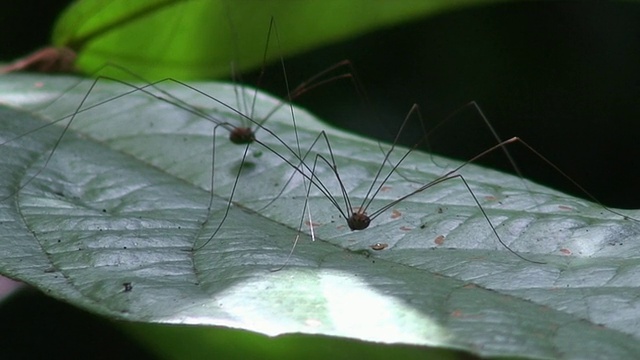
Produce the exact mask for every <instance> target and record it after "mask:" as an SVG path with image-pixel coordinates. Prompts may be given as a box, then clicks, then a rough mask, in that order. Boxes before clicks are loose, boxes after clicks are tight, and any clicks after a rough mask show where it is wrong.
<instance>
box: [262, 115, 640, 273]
mask: <svg viewBox="0 0 640 360" xmlns="http://www.w3.org/2000/svg"><path fill="white" fill-rule="evenodd" d="M465 107H470V108H472V109H475V110H476V112H477V113H478V114H479V116H480V118H481V119H482V121H483V122H484V123H485V125H486V126H487V128H488V129H489V131H490V132H491V133H492V135H493V137H494V138H495V139H496V144H495V145H493V146H491V147H489V148H488V149H486V150H484V151H482V152H480V153H478V154H477V155H475V156H473V157H472V158H471V159H469V160H467V161H465V162H463V163H461V164H459V165H457V166H454V167H452V168H450V169H448V170H446V171H445V172H444V173H443V174H442V175H440V176H438V177H436V178H435V179H434V180H432V181H428V182H426V183H424V182H418V181H416V180H411V179H409V178H407V177H406V176H404V175H402V173H400V172H398V171H397V170H398V169H399V167H400V166H401V164H402V163H403V162H404V161H405V160H406V159H407V158H408V157H409V155H410V154H411V153H412V152H413V150H415V148H417V147H418V145H420V143H421V142H422V141H424V140H425V139H426V137H428V136H432V135H433V133H429V134H426V135H425V138H423V139H422V140H421V141H420V142H418V143H416V144H415V145H414V146H413V147H411V148H410V149H409V150H406V151H404V152H402V153H401V154H400V155H398V159H397V160H395V161H393V162H392V161H391V160H390V158H391V156H392V153H393V152H394V150H396V145H397V141H398V138H399V136H400V133H401V132H402V131H403V129H404V128H405V126H406V124H407V122H408V121H409V119H410V117H411V116H412V115H415V116H416V117H417V118H419V119H420V125H421V126H423V129H424V124H423V122H422V117H421V115H420V111H419V108H418V107H417V106H416V105H414V106H413V107H412V108H411V110H410V111H409V113H408V115H407V116H406V117H405V119H404V121H403V123H402V125H401V126H400V130H399V131H398V133H397V135H396V138H395V140H394V142H393V143H392V145H391V146H390V148H389V149H388V150H387V151H382V152H383V159H382V161H381V162H380V165H379V166H378V167H377V171H375V173H374V174H373V176H372V178H373V180H371V183H370V185H368V186H365V190H364V191H365V195H364V196H362V200H361V202H360V203H359V204H355V205H354V204H353V202H352V200H351V197H350V194H351V192H350V191H349V190H348V189H347V188H346V186H345V181H343V179H342V177H341V175H340V171H339V167H338V165H337V162H336V157H335V155H334V150H333V147H332V145H331V141H330V138H329V137H328V136H327V135H326V134H324V133H321V134H320V135H318V137H317V138H316V140H315V141H314V143H313V144H312V145H311V147H310V150H311V149H315V153H313V154H311V155H312V157H313V165H305V167H306V168H307V170H308V171H309V172H310V174H311V176H309V177H308V180H309V187H308V188H307V196H306V197H305V204H304V206H305V207H306V206H307V205H308V204H307V202H308V201H309V199H310V197H309V194H310V192H311V187H312V186H313V187H314V188H315V189H316V190H317V191H319V193H320V194H321V196H323V197H325V198H326V199H327V200H328V201H329V203H330V204H331V206H332V207H333V208H334V209H336V210H337V212H338V213H339V215H340V217H341V218H342V219H343V220H344V222H345V223H346V224H347V226H348V228H349V229H350V230H351V231H360V230H364V229H367V228H368V227H369V225H370V224H371V223H372V221H374V220H375V219H376V218H378V217H379V216H380V215H382V214H383V213H385V212H387V211H389V210H390V209H392V208H394V207H395V206H396V205H398V204H400V203H401V202H403V201H405V200H407V199H409V198H410V197H413V196H415V195H417V194H419V193H422V192H425V191H426V190H427V189H430V188H432V187H434V186H436V185H440V184H443V183H444V182H447V181H450V180H455V179H457V180H459V181H461V182H462V184H463V185H464V188H465V191H466V192H468V194H469V195H470V197H471V198H472V199H473V202H474V203H475V205H476V206H477V208H478V209H479V211H480V213H481V214H482V217H483V218H484V219H485V221H486V223H487V225H488V226H489V227H490V228H491V233H492V234H493V237H494V238H495V239H496V240H497V241H498V242H499V243H500V244H501V245H502V246H503V247H505V248H506V249H507V250H508V251H509V252H511V253H512V254H514V255H515V256H517V257H518V258H520V259H522V260H525V261H527V262H530V263H533V264H545V262H543V261H536V260H533V259H530V258H528V257H525V256H523V255H520V254H519V253H517V252H516V251H514V250H512V249H511V248H510V247H509V246H508V245H507V244H506V243H505V242H504V241H503V240H502V238H501V236H500V235H499V234H498V231H497V229H496V226H495V225H494V223H493V222H492V221H491V219H490V216H489V214H488V213H487V212H486V211H485V209H484V207H483V206H482V204H481V202H480V200H479V198H478V196H476V194H475V193H474V191H473V190H472V187H471V186H470V184H469V182H468V181H467V179H466V178H465V177H464V176H463V175H462V174H461V173H459V172H460V170H461V169H463V168H464V167H466V166H467V165H469V164H471V163H473V162H475V161H477V160H479V159H480V158H482V157H484V156H486V155H488V154H490V153H493V152H495V151H500V150H502V151H503V152H504V154H505V156H506V157H507V159H508V160H509V161H510V162H511V164H512V166H513V168H514V171H515V172H516V173H517V174H518V175H519V176H520V178H521V179H523V178H522V175H521V172H520V170H519V169H518V167H517V165H516V163H515V162H514V160H513V158H512V157H511V155H510V153H509V151H508V150H507V146H510V147H511V146H513V145H514V144H520V146H522V147H523V148H524V149H525V150H527V151H528V152H530V153H532V154H533V155H535V157H537V158H539V159H540V160H541V161H542V162H543V163H544V164H546V166H549V167H551V168H552V169H553V170H554V171H555V172H557V173H558V174H559V175H560V176H562V177H564V178H565V179H566V180H567V181H568V182H569V183H571V184H572V185H573V186H574V187H575V188H576V189H578V190H579V191H581V192H582V193H583V194H584V195H586V197H587V198H589V199H590V200H592V201H593V202H595V203H596V204H598V205H599V206H600V207H601V208H602V209H603V210H605V211H607V212H609V213H611V214H614V215H616V216H620V218H621V219H624V220H633V221H635V222H638V220H635V219H633V218H630V217H628V216H627V215H625V214H623V213H620V212H618V211H616V210H613V209H610V208H608V207H606V206H604V205H603V204H601V203H600V202H599V201H598V200H597V199H596V198H595V197H594V196H593V195H592V194H591V193H589V192H588V191H587V190H586V189H585V188H583V187H582V186H580V184H578V183H577V182H575V181H574V180H573V179H571V177H570V176H569V175H567V174H566V173H564V172H563V171H562V170H561V169H559V168H558V167H557V166H556V165H554V164H553V162H551V161H550V160H549V159H547V158H546V157H545V156H543V155H542V154H541V153H539V152H538V151H536V150H535V149H534V148H533V147H532V146H530V145H529V144H527V143H526V142H525V141H524V140H522V139H520V138H518V137H512V138H509V139H507V140H501V139H500V137H499V136H498V135H497V133H496V132H495V130H494V129H493V127H492V126H491V124H490V122H489V121H488V119H487V118H486V116H485V115H484V113H483V112H482V110H481V109H480V107H479V106H478V105H477V104H476V103H475V102H471V103H469V104H467V105H466V106H465ZM463 108H464V107H463ZM459 111H460V110H458V111H455V112H454V113H453V114H452V115H451V116H453V115H455V114H456V113H458V112H459ZM451 116H449V118H450V117H451ZM318 144H322V145H324V146H326V150H325V151H324V152H320V151H319V150H318V147H317V145H318ZM309 154H310V152H307V154H305V158H303V160H306V157H307V156H308V155H309ZM387 166H388V167H390V170H389V171H388V172H385V171H384V169H385V167H387ZM436 166H438V165H436ZM323 167H324V168H325V169H324V170H327V169H326V168H328V174H329V175H328V176H329V177H332V178H333V179H332V180H333V181H332V185H333V186H337V187H338V189H339V190H338V194H339V195H334V193H333V192H332V191H331V186H328V185H327V183H328V181H327V179H326V178H323V179H321V178H320V175H319V174H320V173H322V170H323V169H322V168H323ZM394 173H395V175H397V176H399V177H400V178H402V179H404V180H406V181H407V182H414V183H417V184H418V185H417V188H416V189H415V190H412V191H410V192H408V193H406V194H404V195H401V196H399V197H397V198H396V199H394V200H390V201H388V202H387V203H386V204H385V205H382V206H380V207H379V208H378V209H376V210H374V211H372V212H369V209H370V207H371V206H372V204H373V202H374V200H375V198H376V197H377V196H378V195H379V194H380V193H381V192H384V191H385V187H386V184H387V182H388V181H389V180H390V178H391V177H392V176H393V175H394ZM302 175H303V176H305V175H304V174H302ZM329 181H331V180H329ZM523 184H524V186H525V189H526V192H527V193H528V192H530V190H529V187H528V186H527V185H526V183H525V182H524V181H523ZM334 189H335V188H334ZM531 196H533V195H532V194H531ZM534 202H536V200H535V199H534ZM537 205H541V204H537ZM560 208H562V206H561V207H560ZM567 209H568V207H567V208H565V210H567ZM441 211H442V210H441V209H440V212H441ZM394 212H395V211H394ZM400 216H401V213H400V212H397V213H395V214H393V215H392V216H391V217H392V218H394V217H400ZM424 226H425V225H422V226H421V228H424ZM309 227H310V228H312V229H311V231H312V238H313V233H314V230H313V227H314V224H313V223H310V224H309ZM316 231H317V230H316ZM296 240H297V239H296ZM443 241H444V236H442V235H438V237H436V240H435V242H436V243H437V244H438V245H440V244H441V243H442V242H443ZM295 245H296V242H294V244H293V246H292V249H291V251H290V254H289V257H290V256H291V255H292V253H293V251H294V249H295ZM370 247H371V248H372V249H373V250H377V251H379V250H384V249H386V248H387V247H388V244H386V243H382V242H376V243H375V244H374V245H370ZM288 261H289V259H287V260H286V261H285V263H284V264H283V265H282V266H281V267H279V268H276V269H274V270H280V269H282V268H283V267H284V266H286V265H287V263H288Z"/></svg>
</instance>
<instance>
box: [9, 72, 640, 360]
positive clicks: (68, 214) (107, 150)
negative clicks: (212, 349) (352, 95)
mask: <svg viewBox="0 0 640 360" xmlns="http://www.w3.org/2000/svg"><path fill="white" fill-rule="evenodd" d="M76 81H77V79H74V78H64V77H60V78H58V77H42V76H27V75H22V76H18V75H14V76H10V77H4V78H3V79H2V82H0V102H2V103H6V104H10V105H11V106H12V107H2V108H1V109H2V110H1V111H2V112H1V113H0V120H1V121H0V124H1V126H2V130H1V132H0V136H1V138H2V142H3V145H2V147H0V161H2V169H3V171H2V172H1V173H0V191H1V193H0V196H1V197H2V198H3V199H4V200H3V201H2V202H1V203H0V218H1V219H2V220H1V222H2V228H3V231H2V237H1V238H0V258H2V262H1V265H0V271H2V273H3V274H5V275H7V276H10V277H12V278H16V279H20V280H22V281H25V282H28V283H30V284H32V285H34V286H36V287H38V288H40V289H42V290H43V291H45V292H47V293H49V294H51V295H52V296H55V297H58V298H61V299H65V300H66V301H69V302H71V303H74V304H76V305H78V306H81V307H84V308H86V309H89V310H91V311H94V312H97V313H100V314H104V315H106V316H109V317H112V318H116V319H127V320H132V321H140V322H153V323H176V324H178V323H179V324H199V325H204V324H207V325H218V326H227V327H234V328H241V329H247V330H251V331H255V332H260V333H263V334H267V335H278V334H285V333H296V332H299V333H308V334H325V335H335V336H340V337H347V338H356V339H361V340H365V341H375V342H385V343H406V344H415V345H431V346H435V347H439V348H452V349H464V350H467V351H471V352H474V353H477V354H480V355H483V356H528V357H532V358H595V357H600V358H618V359H620V358H635V357H637V356H638V354H640V345H639V344H640V343H639V342H638V338H639V337H640V325H639V324H640V315H639V314H640V313H639V312H638V311H637V309H638V307H640V303H639V301H638V297H637V291H638V285H639V284H640V280H638V279H639V277H638V273H639V271H640V269H639V264H640V260H638V255H639V250H638V245H637V243H638V240H640V224H639V223H638V222H637V221H634V220H632V219H629V218H625V217H622V216H619V215H616V214H613V213H611V212H609V211H606V210H605V209H603V208H602V207H600V206H597V205H593V204H591V203H589V202H586V201H583V200H579V199H575V198H570V197H568V196H565V195H562V194H560V193H557V192H555V191H553V190H550V189H546V188H543V187H540V186H537V185H535V184H531V183H527V182H524V181H523V180H521V179H519V178H516V177H513V176H509V175H505V174H502V173H498V172H495V171H490V170H486V169H482V168H479V167H476V166H472V165H469V166H465V167H464V168H463V169H462V171H461V174H463V175H464V177H465V179H466V180H467V181H468V183H469V185H470V187H471V188H472V189H473V192H474V194H475V195H476V196H477V197H478V198H479V199H480V201H481V203H482V206H483V208H484V209H485V211H486V212H487V214H488V216H489V217H490V219H491V221H492V222H493V224H494V225H495V226H496V230H497V231H498V233H499V234H500V237H501V239H502V240H503V241H504V242H505V243H507V244H509V246H510V247H511V249H513V250H514V251H517V252H518V253H520V254H522V255H523V256H526V257H527V258H529V259H532V260H536V261H542V262H545V264H536V263H532V262H527V261H524V260H522V259H520V258H518V257H516V256H514V255H513V254H512V253H510V252H508V251H507V250H506V249H505V248H504V247H502V246H501V245H500V244H499V243H498V242H497V239H496V238H495V237H494V236H493V233H492V231H491V228H490V227H489V225H488V223H487V221H486V219H485V218H484V217H483V216H482V214H481V212H480V211H479V208H478V206H477V205H476V204H475V202H474V201H473V199H472V198H471V196H470V194H469V192H468V191H467V190H466V188H465V187H464V185H463V184H462V183H461V182H460V181H457V180H451V181H446V182H444V183H442V184H440V185H437V186H434V187H432V188H429V189H428V190H427V191H424V192H422V193H420V194H418V195H416V196H413V197H411V198H409V199H407V200H406V201H403V202H401V203H399V204H397V205H396V206H394V207H393V208H392V209H391V210H389V211H388V212H386V213H384V214H383V215H381V216H380V217H378V218H377V219H375V221H374V223H372V225H371V226H370V228H368V229H366V230H364V231H358V232H351V231H349V230H348V228H347V227H346V224H345V222H344V219H342V218H341V217H340V216H339V213H338V211H337V210H336V209H335V207H333V205H331V203H330V202H329V201H328V200H327V199H326V197H324V196H323V195H322V194H320V193H319V192H318V191H317V189H313V190H312V192H311V195H310V197H309V198H308V200H309V205H310V208H311V214H312V216H313V219H312V222H313V223H314V224H315V226H314V230H315V241H313V242H312V241H311V238H310V236H309V228H308V227H307V226H304V227H303V233H302V236H301V238H300V241H299V243H298V246H297V247H296V248H295V250H294V251H293V254H292V256H291V258H290V259H289V260H287V259H288V256H289V253H290V251H291V248H292V244H293V241H294V239H295V238H296V236H297V234H298V231H297V229H298V224H299V223H300V221H301V216H302V209H303V208H304V206H303V205H304V201H305V198H306V196H305V195H306V190H305V182H304V181H303V180H302V179H301V177H300V176H297V177H294V178H293V181H291V182H290V183H289V184H288V186H287V187H286V188H284V191H281V190H282V189H283V187H284V186H285V184H286V183H287V180H288V179H289V178H290V175H291V174H292V173H293V170H292V167H291V166H290V165H288V164H286V163H285V162H284V161H282V159H281V158H280V157H278V156H276V155H275V154H274V152H275V153H277V154H280V155H281V156H282V157H284V158H286V159H289V160H290V161H292V162H294V163H295V156H294V154H293V153H291V152H290V151H289V150H287V149H286V147H285V146H284V144H290V145H291V146H292V148H293V149H296V147H295V144H296V137H295V132H294V131H293V129H294V128H293V126H292V121H291V113H290V111H289V108H288V107H283V108H281V109H280V111H278V112H276V114H275V115H274V116H273V117H272V118H271V119H269V121H268V122H267V123H266V124H265V125H266V127H267V128H268V129H269V130H270V131H272V132H273V134H277V138H276V137H274V136H273V135H270V134H269V133H268V132H267V131H266V130H260V131H259V132H258V137H259V139H260V140H261V141H262V142H263V143H265V144H267V145H268V146H269V147H270V150H269V149H267V148H264V147H262V146H260V145H258V144H254V145H252V146H251V147H250V148H249V151H248V155H247V158H246V162H247V163H246V164H245V165H244V167H243V171H242V174H241V176H240V177H239V178H238V184H237V191H236V193H235V196H234V199H233V200H234V205H233V206H232V207H231V208H230V210H229V216H228V217H227V218H226V221H225V222H224V224H223V226H222V227H221V228H220V231H219V232H218V233H217V235H216V236H215V238H214V239H213V240H212V241H211V242H210V243H209V244H207V245H206V246H204V247H203V248H201V249H198V250H196V251H191V250H190V249H192V247H194V246H196V247H197V246H199V245H200V244H203V243H204V242H205V241H206V239H207V238H208V237H209V236H210V234H211V233H212V232H213V231H214V229H215V228H216V226H217V225H218V224H219V222H220V219H221V218H222V214H223V213H224V211H225V209H226V208H227V203H228V199H229V196H230V193H231V189H232V188H233V184H234V183H235V181H236V178H237V174H238V170H239V168H240V164H241V158H242V154H243V150H244V148H243V147H241V146H237V145H233V144H231V143H230V142H228V141H226V136H227V134H226V131H225V130H223V129H220V128H219V129H218V133H217V134H218V136H217V137H216V144H215V154H216V157H215V160H216V161H215V166H214V171H213V173H214V175H215V184H214V187H213V191H214V194H215V197H214V198H213V203H212V207H211V211H208V210H207V207H208V204H209V189H210V182H211V181H210V176H211V173H212V165H211V163H212V161H211V156H212V150H213V146H212V137H211V133H212V130H213V125H214V124H213V123H212V122H211V121H210V120H207V119H205V118H203V117H202V116H197V115H195V114H193V113H192V112H188V111H185V110H184V109H182V108H179V107H176V106H174V105H172V104H170V103H168V102H166V101H161V100H159V99H157V98H155V97H151V96H148V95H147V94H144V93H141V92H137V93H134V94H129V95H127V96H123V97H122V98H120V99H118V100H113V101H109V102H107V103H105V104H102V105H99V106H96V107H95V108H93V109H91V110H87V111H83V112H81V113H80V114H79V115H78V116H77V117H76V118H75V120H74V122H73V124H72V126H71V127H72V128H73V130H74V132H73V133H68V134H66V135H65V136H64V138H62V140H61V141H60V143H59V144H58V146H57V147H56V151H55V152H54V153H53V155H52V156H50V157H49V155H48V154H49V153H50V152H49V151H50V149H51V148H52V147H54V146H55V145H56V144H57V142H58V141H59V136H60V133H61V130H62V128H61V127H55V126H49V127H45V128H41V129H38V130H36V131H29V129H35V128H38V127H39V126H41V125H40V124H41V123H42V121H43V119H45V118H48V119H58V118H61V117H62V116H64V115H66V114H69V113H72V112H74V111H75V109H76V107H77V106H78V105H79V103H80V101H81V99H82V97H83V96H84V95H85V94H86V91H87V88H88V85H89V83H90V81H89V80H86V84H83V85H82V86H78V87H74V88H72V90H70V91H67V92H65V93H64V94H62V96H60V95H61V94H60V89H69V88H70V87H71V85H72V84H74V83H75V82H76ZM195 86H196V87H197V88H199V89H202V90H203V91H204V92H205V93H207V94H210V95H211V96H214V97H215V98H217V99H219V100H220V101H222V102H225V103H228V104H231V105H232V106H235V101H236V100H235V99H236V93H235V89H233V86H231V85H226V84H212V83H198V84H195ZM162 87H163V89H165V90H166V91H168V92H169V93H171V94H173V96H176V97H179V98H181V99H185V100H188V102H189V104H192V105H193V106H195V107H196V108H197V109H201V110H202V111H206V112H207V114H209V115H210V116H211V117H215V119H219V120H218V121H221V120H224V121H228V122H230V123H237V121H238V119H237V116H235V114H234V113H233V112H231V111H230V110H229V109H227V108H224V107H221V106H219V104H217V103H216V102H214V101H212V100H211V99H208V98H206V97H203V96H200V95H198V94H196V93H194V92H193V91H191V90H189V89H187V88H185V87H183V86H181V85H175V84H163V85H162ZM129 90H131V88H129V87H126V86H123V85H121V84H114V83H109V82H106V81H100V82H99V83H98V85H97V86H96V88H95V89H94V91H93V92H92V93H91V94H90V96H89V97H88V100H87V102H86V104H85V106H84V108H87V107H89V106H91V105H93V104H98V103H100V102H101V101H102V100H104V99H109V98H112V97H114V96H116V95H118V94H122V93H125V92H127V91H129ZM153 91H157V90H156V89H153ZM161 96H163V97H164V98H167V96H166V95H165V94H161ZM53 100H56V101H55V102H54V103H53V104H51V105H49V106H44V105H45V104H48V103H50V102H51V101H53ZM277 104H279V102H278V100H275V99H272V98H270V97H268V96H266V95H262V94H260V95H259V96H258V103H257V106H256V109H257V113H258V114H256V115H255V118H257V119H259V118H260V114H265V113H268V112H269V111H270V110H271V109H273V108H274V106H276V105H277ZM18 108H19V109H18ZM295 114H296V121H297V125H298V128H297V130H298V136H299V139H300V140H299V141H300V143H301V145H302V147H303V148H306V147H308V146H309V144H310V141H311V140H312V139H313V138H315V136H316V134H317V133H318V132H319V131H320V130H322V129H324V130H325V131H327V133H328V134H329V138H330V141H331V144H332V147H333V151H334V154H335V156H336V160H337V165H338V170H339V172H340V176H341V178H342V180H343V181H344V183H345V186H346V188H347V191H348V192H349V194H350V196H351V200H352V201H353V202H354V203H355V204H357V205H359V203H360V201H361V199H362V196H364V194H365V193H366V190H367V187H368V185H369V183H370V182H371V180H372V178H373V176H374V174H375V172H376V170H377V167H378V166H379V164H380V163H381V161H382V154H381V151H380V146H379V145H378V144H377V143H375V142H372V141H370V140H367V139H362V138H359V137H357V136H354V135H350V134H346V133H343V132H339V131H337V130H334V129H331V128H328V127H326V126H325V125H324V124H322V123H320V122H318V121H317V120H316V119H314V118H313V117H312V116H311V115H309V114H308V113H306V112H305V111H303V110H301V109H296V111H295ZM24 134H26V135H24ZM77 134H81V135H77ZM20 135H24V136H21V137H19V138H17V139H15V140H12V141H9V140H11V139H14V138H15V137H16V136H20ZM281 141H282V142H281ZM382 148H385V149H386V148H388V145H383V146H382ZM272 151H273V152H272ZM316 151H317V152H318V153H321V154H325V156H326V149H325V148H323V147H317V148H316ZM401 154H402V151H396V152H394V154H393V156H392V159H393V160H397V159H398V158H399V156H401ZM311 163H312V161H311V160H308V161H307V164H309V166H311ZM436 164H437V165H436ZM45 165H46V166H45ZM445 165H446V166H447V168H451V167H455V166H456V165H457V163H456V162H454V161H452V160H447V159H436V161H435V163H434V159H433V158H432V157H431V156H429V155H428V154H423V153H417V152H414V153H412V154H411V155H410V156H409V157H408V158H407V159H406V161H405V162H403V164H402V166H401V167H400V169H399V172H400V173H401V174H402V176H400V175H397V174H394V175H392V176H391V177H390V179H389V181H388V182H387V183H386V186H385V188H384V191H382V192H380V193H379V194H378V196H377V197H376V200H375V201H374V203H373V205H372V208H371V210H375V209H377V208H379V207H380V206H382V205H384V204H387V203H388V202H389V201H391V200H393V199H396V198H398V197H399V196H401V195H403V194H406V193H408V192H411V191H413V190H415V189H416V188H418V187H419V186H420V184H424V183H427V182H429V181H430V180H433V179H435V178H437V177H438V176H440V175H442V174H443V173H444V172H446V168H443V167H442V166H445ZM331 175H332V174H331V172H330V171H329V169H328V167H327V166H322V167H320V168H319V170H318V176H320V178H321V179H322V180H323V181H325V183H326V185H327V186H328V188H329V189H330V190H331V191H332V192H333V193H334V194H338V193H339V189H338V188H337V184H336V182H335V181H330V179H331V177H332V176H331ZM338 200H339V203H342V200H341V199H340V198H339V199H338ZM272 201H273V202H272ZM271 202H272V203H271ZM269 203H271V204H270V206H268V207H266V208H264V207H265V205H267V204H269ZM629 216H632V217H635V218H638V217H640V216H639V214H638V213H637V212H630V213H629ZM442 236H444V237H442ZM376 243H386V244H388V245H389V247H388V248H386V249H384V250H381V251H374V250H372V249H371V246H372V245H374V244H376ZM283 265H284V267H283V268H282V270H280V271H275V272H274V271H272V270H273V269H275V268H279V267H281V266H283ZM125 284H130V288H129V286H128V285H127V286H125Z"/></svg>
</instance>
